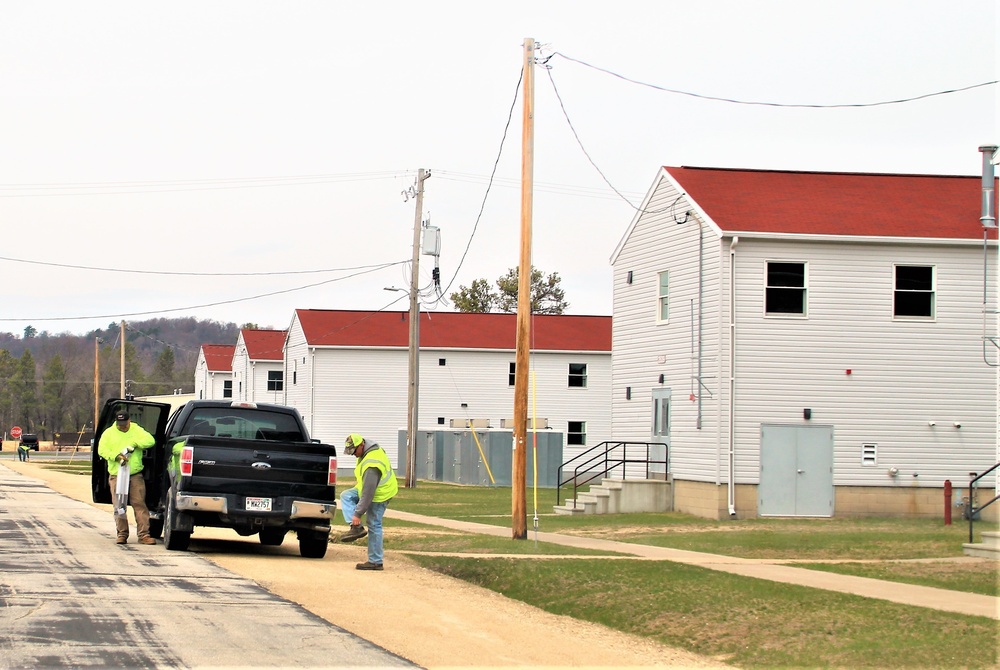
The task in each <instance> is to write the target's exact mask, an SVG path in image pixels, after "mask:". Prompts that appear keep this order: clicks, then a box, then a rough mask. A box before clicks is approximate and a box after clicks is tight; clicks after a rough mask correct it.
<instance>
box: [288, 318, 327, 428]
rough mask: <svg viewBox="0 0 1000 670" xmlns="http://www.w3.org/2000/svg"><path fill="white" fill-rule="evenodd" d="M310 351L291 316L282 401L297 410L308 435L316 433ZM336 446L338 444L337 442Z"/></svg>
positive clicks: (295, 320)
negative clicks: (303, 421)
mask: <svg viewBox="0 0 1000 670" xmlns="http://www.w3.org/2000/svg"><path fill="white" fill-rule="evenodd" d="M311 360H312V351H311V350H310V349H309V347H308V346H307V345H306V340H305V336H304V335H303V333H302V328H301V326H300V325H299V320H298V318H297V317H296V318H293V320H292V324H291V326H290V327H289V329H288V339H287V340H286V342H285V362H284V367H285V394H284V401H283V402H284V403H285V404H287V405H291V406H292V407H295V408H296V409H298V410H299V413H300V414H301V415H302V418H303V419H304V420H305V423H306V426H307V427H308V428H309V434H310V436H315V435H316V427H315V425H314V419H315V414H314V412H313V408H312V402H311V400H312V392H311V389H312V375H311V371H312V365H311ZM337 446H340V445H339V444H337Z"/></svg>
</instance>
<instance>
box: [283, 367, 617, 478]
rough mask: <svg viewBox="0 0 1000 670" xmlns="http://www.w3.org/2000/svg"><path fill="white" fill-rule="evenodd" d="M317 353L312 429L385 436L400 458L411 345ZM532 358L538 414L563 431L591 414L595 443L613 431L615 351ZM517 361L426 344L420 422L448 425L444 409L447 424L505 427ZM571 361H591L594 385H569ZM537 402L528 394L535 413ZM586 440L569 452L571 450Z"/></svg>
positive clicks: (338, 438)
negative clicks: (484, 421) (611, 393)
mask: <svg viewBox="0 0 1000 670" xmlns="http://www.w3.org/2000/svg"><path fill="white" fill-rule="evenodd" d="M316 357H317V358H316V373H315V403H316V406H315V413H314V416H313V417H312V421H313V423H312V425H313V426H314V430H313V436H314V437H317V438H319V439H321V440H323V441H324V442H332V443H333V444H338V445H339V444H340V443H341V442H342V441H343V439H344V436H346V435H347V434H348V433H350V432H358V433H361V434H363V435H365V436H366V437H371V438H372V439H374V440H375V441H377V442H378V443H379V444H381V445H382V447H383V448H385V450H386V452H387V453H388V454H389V457H390V460H391V461H392V462H393V463H394V464H396V465H397V466H398V455H397V451H398V449H397V440H396V435H397V431H399V430H400V429H404V428H405V427H406V410H407V360H408V354H407V350H406V349H381V350H378V349H319V350H317V351H316ZM442 358H443V359H445V365H440V364H439V359H442ZM531 360H532V363H533V367H534V369H535V378H536V387H537V401H536V402H535V407H536V408H537V409H536V411H537V415H538V417H539V418H547V419H549V425H550V427H551V429H553V430H558V431H562V432H565V431H566V428H567V424H568V422H569V421H585V422H586V428H587V443H588V446H589V445H593V444H596V443H597V442H599V441H601V440H605V439H610V437H611V436H610V428H611V416H610V404H609V397H608V396H609V393H608V388H609V386H610V379H611V362H610V355H608V354H592V353H588V354H583V353H581V354H572V353H558V354H555V353H546V352H541V353H532V356H531ZM513 361H514V353H513V352H490V351H469V350H463V351H455V350H449V351H441V350H433V349H421V351H420V403H419V407H418V418H419V424H420V427H421V428H422V429H431V430H433V429H436V428H439V427H442V426H441V425H439V424H438V417H443V418H444V426H443V427H447V426H448V425H449V422H450V420H451V419H459V420H465V419H490V421H491V425H492V426H494V427H496V428H499V427H500V420H501V419H510V418H512V417H513V414H514V391H513V387H511V386H509V385H508V370H509V364H510V363H512V362H513ZM570 363H586V364H587V374H588V385H587V388H583V389H581V388H569V387H568V379H569V364H570ZM300 384H301V377H300ZM463 403H465V404H466V405H467V407H462V404H463ZM530 405H531V400H530V396H529V414H530V412H531V406H530ZM300 411H302V408H300ZM584 448H586V447H573V448H564V452H563V453H564V456H565V457H566V458H569V457H571V456H572V455H574V454H575V453H579V451H581V450H582V449H584Z"/></svg>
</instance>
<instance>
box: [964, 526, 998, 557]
mask: <svg viewBox="0 0 1000 670" xmlns="http://www.w3.org/2000/svg"><path fill="white" fill-rule="evenodd" d="M962 551H963V553H965V555H966V556H978V557H980V558H992V559H996V560H1000V532H997V531H990V530H985V531H983V541H982V542H981V543H979V544H969V543H968V542H966V543H965V544H963V545H962Z"/></svg>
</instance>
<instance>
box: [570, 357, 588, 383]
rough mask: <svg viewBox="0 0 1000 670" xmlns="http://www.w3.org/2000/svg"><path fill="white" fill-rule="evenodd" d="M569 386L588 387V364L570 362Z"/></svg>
mask: <svg viewBox="0 0 1000 670" xmlns="http://www.w3.org/2000/svg"><path fill="white" fill-rule="evenodd" d="M569 386H570V388H573V387H576V388H586V386H587V364H586V363H570V364H569Z"/></svg>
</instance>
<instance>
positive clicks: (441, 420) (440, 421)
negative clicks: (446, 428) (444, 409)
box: [438, 416, 444, 426]
mask: <svg viewBox="0 0 1000 670" xmlns="http://www.w3.org/2000/svg"><path fill="white" fill-rule="evenodd" d="M438 425H439V426H443V425H444V417H443V416H439V417H438Z"/></svg>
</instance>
